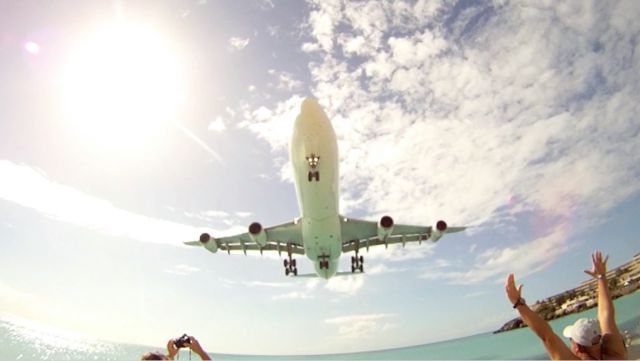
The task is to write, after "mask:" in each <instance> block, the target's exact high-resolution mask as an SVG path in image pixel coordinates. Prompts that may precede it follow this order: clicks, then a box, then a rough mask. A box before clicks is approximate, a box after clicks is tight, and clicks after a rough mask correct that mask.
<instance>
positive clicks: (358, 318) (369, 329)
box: [324, 313, 396, 340]
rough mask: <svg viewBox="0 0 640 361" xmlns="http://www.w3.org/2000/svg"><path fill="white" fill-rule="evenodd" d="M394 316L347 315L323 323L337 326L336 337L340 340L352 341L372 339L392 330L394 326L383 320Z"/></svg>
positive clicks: (388, 314) (381, 314)
mask: <svg viewBox="0 0 640 361" xmlns="http://www.w3.org/2000/svg"><path fill="white" fill-rule="evenodd" d="M395 316H396V315H395V314H390V313H379V314H368V315H349V316H340V317H335V318H330V319H326V320H325V321H324V322H325V323H328V324H332V325H338V335H337V337H338V338H340V339H341V340H345V339H347V340H353V339H362V338H373V337H375V336H377V334H378V333H380V332H384V331H386V330H389V329H391V328H394V327H395V325H394V324H392V323H389V322H386V321H385V320H386V319H389V318H393V317H395Z"/></svg>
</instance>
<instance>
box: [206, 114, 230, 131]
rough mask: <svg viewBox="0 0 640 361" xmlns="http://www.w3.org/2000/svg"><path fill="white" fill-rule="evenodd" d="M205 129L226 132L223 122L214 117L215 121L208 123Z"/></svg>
mask: <svg viewBox="0 0 640 361" xmlns="http://www.w3.org/2000/svg"><path fill="white" fill-rule="evenodd" d="M207 129H209V130H211V131H214V132H218V133H220V132H222V131H224V130H226V129H227V126H226V125H225V123H224V120H223V119H222V118H221V117H216V119H215V120H213V121H212V122H211V123H209V126H208V127H207Z"/></svg>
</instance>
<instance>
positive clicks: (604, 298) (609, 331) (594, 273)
mask: <svg viewBox="0 0 640 361" xmlns="http://www.w3.org/2000/svg"><path fill="white" fill-rule="evenodd" d="M608 260H609V256H606V257H605V258H604V260H603V259H602V252H600V251H595V252H593V254H592V255H591V262H592V268H591V271H589V270H585V271H584V272H585V273H586V274H588V275H590V276H591V277H593V278H595V279H597V283H598V323H599V324H600V331H601V332H602V334H603V335H605V336H604V337H607V338H610V340H611V341H610V342H608V344H609V345H610V348H611V351H612V352H615V353H616V354H618V355H619V356H623V355H625V354H626V349H625V347H624V339H623V338H622V335H621V334H620V330H618V326H617V325H616V317H615V310H614V308H613V301H611V295H610V294H609V282H608V281H607V261H608Z"/></svg>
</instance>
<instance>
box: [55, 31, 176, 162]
mask: <svg viewBox="0 0 640 361" xmlns="http://www.w3.org/2000/svg"><path fill="white" fill-rule="evenodd" d="M176 54H177V52H176V50H175V49H172V48H171V44H170V43H169V42H168V41H167V40H166V39H165V38H163V37H161V36H160V34H159V33H156V32H154V31H152V30H151V29H150V28H147V27H144V26H141V25H133V24H126V23H116V24H113V25H111V26H108V27H104V28H102V29H100V30H98V31H95V32H93V33H91V34H90V35H89V36H87V37H85V38H84V39H83V40H82V41H81V42H80V44H79V45H78V47H77V49H76V51H75V52H74V53H73V55H72V57H71V59H70V61H69V62H68V64H67V68H66V69H67V70H66V71H65V73H64V77H63V92H62V96H63V99H64V105H65V107H64V108H65V113H66V116H65V118H67V119H68V120H70V121H71V122H72V126H73V128H74V130H76V131H78V132H79V133H80V135H81V136H82V138H83V139H86V140H87V141H89V142H91V143H92V144H96V145H100V146H103V147H106V148H107V149H109V150H112V151H115V150H125V151H131V150H133V148H136V147H140V146H142V145H145V144H147V143H148V141H149V140H150V139H152V138H153V136H154V134H155V133H157V132H158V131H160V130H162V129H164V128H165V127H166V126H167V124H169V123H170V122H171V121H174V120H175V117H176V116H177V112H178V110H179V107H180V105H181V104H182V103H183V101H184V99H185V94H184V87H183V85H184V84H183V82H184V74H183V70H184V66H183V64H181V63H180V61H179V59H178V57H177V56H176Z"/></svg>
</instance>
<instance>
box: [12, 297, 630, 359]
mask: <svg viewBox="0 0 640 361" xmlns="http://www.w3.org/2000/svg"><path fill="white" fill-rule="evenodd" d="M614 303H615V307H616V320H617V323H618V326H619V328H620V330H621V331H623V330H627V331H629V332H630V333H631V334H633V335H636V337H637V335H638V332H639V330H638V328H639V327H640V326H639V325H640V292H636V293H634V294H633V295H629V296H625V297H622V298H620V299H617V300H616V301H614ZM595 314H596V309H591V310H587V311H584V312H582V313H578V314H574V315H570V316H566V317H563V318H561V319H558V320H554V321H552V322H551V326H552V327H553V329H554V330H555V331H556V333H558V334H561V332H562V329H563V328H564V327H565V326H566V325H568V324H570V323H573V322H574V321H575V320H576V319H578V318H580V317H595ZM499 326H500V325H498V324H496V328H498V327H499ZM162 348H163V346H144V345H127V344H121V343H111V342H103V341H95V340H88V339H86V338H83V337H82V336H81V335H75V334H70V333H65V334H61V333H59V331H53V330H48V329H45V328H42V327H41V326H36V325H34V324H30V323H28V322H25V321H22V320H17V319H11V318H2V319H0V360H21V361H27V360H138V359H139V357H140V355H141V354H142V353H143V352H145V351H150V350H161V349H162ZM205 348H206V346H205ZM208 351H211V350H208ZM210 355H211V356H212V358H213V359H214V360H253V359H255V360H257V359H260V360H276V359H279V360H294V359H295V360H299V359H311V360H347V359H348V360H446V359H467V360H469V359H476V360H483V359H510V360H517V359H529V360H531V359H547V355H546V353H545V352H544V349H543V347H542V344H541V343H540V341H539V340H538V339H537V338H536V337H535V336H534V335H533V333H532V332H531V331H530V330H529V329H528V328H525V329H519V330H515V331H510V332H504V333H500V334H497V335H494V334H491V333H487V334H480V335H475V336H470V337H465V338H460V339H455V340H450V341H445V342H438V343H432V344H427V345H421V346H413V347H405V348H399V349H392V350H384V351H374V352H361V353H350V354H337V355H316V356H279V357H275V356H248V355H226V354H216V353H214V352H210ZM181 358H182V359H183V360H188V355H186V354H183V355H182V357H181ZM192 359H193V360H197V359H198V357H197V356H195V355H194V357H193V358H192Z"/></svg>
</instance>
